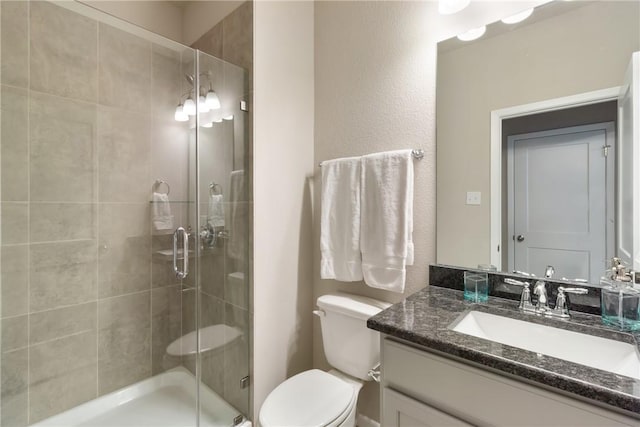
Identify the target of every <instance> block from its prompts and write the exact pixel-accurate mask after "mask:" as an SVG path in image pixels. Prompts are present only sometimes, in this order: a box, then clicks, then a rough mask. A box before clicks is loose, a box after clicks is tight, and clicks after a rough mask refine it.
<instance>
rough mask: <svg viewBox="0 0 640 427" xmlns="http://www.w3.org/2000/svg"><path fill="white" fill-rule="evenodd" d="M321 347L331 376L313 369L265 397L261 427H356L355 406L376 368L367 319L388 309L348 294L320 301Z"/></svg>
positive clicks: (376, 340) (376, 345)
mask: <svg viewBox="0 0 640 427" xmlns="http://www.w3.org/2000/svg"><path fill="white" fill-rule="evenodd" d="M317 303H318V308H319V309H318V310H315V311H314V312H313V313H314V314H316V315H318V316H320V324H321V327H322V342H323V344H324V352H325V355H326V356H327V360H328V361H329V364H331V366H333V367H334V368H336V370H331V371H329V372H324V371H321V370H319V369H311V370H309V371H305V372H302V373H300V374H298V375H295V376H293V377H291V378H289V379H288V380H286V381H285V382H283V383H282V384H280V385H279V386H278V387H276V388H275V389H274V390H273V391H272V392H271V393H270V394H269V396H267V399H266V400H265V401H264V404H263V405H262V408H261V409H260V416H259V418H260V425H261V426H262V427H311V426H313V427H338V426H340V427H354V426H355V425H356V403H357V401H358V393H359V392H360V388H362V384H363V381H369V380H371V378H370V377H369V371H370V370H371V369H372V368H374V367H375V366H376V365H378V363H380V337H379V334H378V332H376V331H373V330H371V329H367V319H368V318H369V317H371V316H373V315H375V314H377V313H379V312H380V311H382V310H384V309H385V308H387V307H389V306H390V305H391V304H389V303H386V302H382V301H377V300H374V299H372V298H366V297H361V296H357V295H350V294H342V293H339V294H330V295H323V296H321V297H320V298H318V302H317Z"/></svg>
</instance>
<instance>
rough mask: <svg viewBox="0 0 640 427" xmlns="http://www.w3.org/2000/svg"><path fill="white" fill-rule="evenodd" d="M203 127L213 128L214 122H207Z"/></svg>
mask: <svg viewBox="0 0 640 427" xmlns="http://www.w3.org/2000/svg"><path fill="white" fill-rule="evenodd" d="M202 127H203V128H212V127H213V122H209V123H205V124H203V125H202Z"/></svg>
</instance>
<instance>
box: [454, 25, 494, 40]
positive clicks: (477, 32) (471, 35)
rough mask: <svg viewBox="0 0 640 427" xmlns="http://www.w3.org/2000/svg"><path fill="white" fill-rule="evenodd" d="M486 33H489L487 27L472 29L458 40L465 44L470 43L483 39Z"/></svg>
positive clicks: (460, 35)
mask: <svg viewBox="0 0 640 427" xmlns="http://www.w3.org/2000/svg"><path fill="white" fill-rule="evenodd" d="M485 31H487V27H486V26H485V25H483V26H482V27H478V28H472V29H471V30H469V31H467V32H465V33H462V34H459V35H458V39H460V40H462V41H463V42H469V41H471V40H475V39H478V38H480V37H482V35H483V34H484V33H485Z"/></svg>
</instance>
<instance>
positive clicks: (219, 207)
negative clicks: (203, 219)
mask: <svg viewBox="0 0 640 427" xmlns="http://www.w3.org/2000/svg"><path fill="white" fill-rule="evenodd" d="M207 222H208V223H209V225H210V226H212V227H224V197H223V196H222V194H210V195H209V209H208V211H207Z"/></svg>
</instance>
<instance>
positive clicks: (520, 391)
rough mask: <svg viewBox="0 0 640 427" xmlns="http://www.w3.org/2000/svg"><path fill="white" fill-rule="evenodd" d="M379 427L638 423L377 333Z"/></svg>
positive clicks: (617, 414) (612, 424) (639, 424)
mask: <svg viewBox="0 0 640 427" xmlns="http://www.w3.org/2000/svg"><path fill="white" fill-rule="evenodd" d="M381 348H382V380H381V385H382V393H381V395H382V405H381V407H382V418H381V419H382V426H383V427H421V426H429V427H431V426H469V425H481V426H483V425H491V426H509V427H512V426H581V427H582V426H584V427H587V426H594V427H595V426H598V427H603V426H640V419H634V418H631V417H628V416H626V415H622V414H619V413H617V412H613V411H610V410H608V409H604V408H602V407H599V406H595V405H590V404H589V403H585V402H583V401H579V400H576V399H573V398H571V397H567V396H565V395H562V394H560V393H555V392H552V391H549V390H547V389H542V388H539V387H536V386H533V385H529V384H527V383H524V382H520V381H517V380H513V379H511V378H507V377H504V376H502V375H498V374H494V373H492V372H489V371H488V370H484V369H480V368H476V367H474V366H470V365H467V364H465V363H461V362H458V361H455V360H453V359H449V358H446V357H442V356H439V355H436V354H434V353H431V352H429V351H425V350H423V349H420V348H417V347H414V346H412V345H407V344H404V343H401V342H399V341H397V340H395V339H392V338H389V337H386V336H384V335H383V336H382V346H381Z"/></svg>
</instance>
